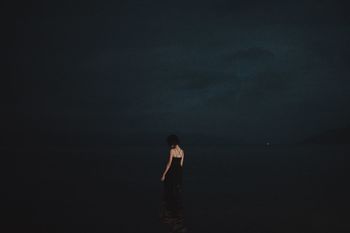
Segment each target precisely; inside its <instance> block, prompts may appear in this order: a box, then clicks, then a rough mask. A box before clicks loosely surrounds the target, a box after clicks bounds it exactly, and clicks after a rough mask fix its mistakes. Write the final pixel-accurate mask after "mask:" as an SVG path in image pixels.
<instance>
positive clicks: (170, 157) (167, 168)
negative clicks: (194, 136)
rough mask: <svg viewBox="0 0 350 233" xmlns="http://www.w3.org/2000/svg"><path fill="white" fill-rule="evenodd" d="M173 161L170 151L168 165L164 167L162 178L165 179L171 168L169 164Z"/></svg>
mask: <svg viewBox="0 0 350 233" xmlns="http://www.w3.org/2000/svg"><path fill="white" fill-rule="evenodd" d="M172 161H173V153H172V151H170V154H169V160H168V163H167V165H166V168H165V171H164V173H163V176H162V177H165V175H166V173H167V172H168V170H169V168H170V166H171V162H172Z"/></svg>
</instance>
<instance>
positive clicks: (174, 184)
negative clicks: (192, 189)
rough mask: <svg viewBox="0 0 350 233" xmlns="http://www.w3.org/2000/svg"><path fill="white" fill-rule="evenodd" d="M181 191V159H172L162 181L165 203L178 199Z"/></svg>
mask: <svg viewBox="0 0 350 233" xmlns="http://www.w3.org/2000/svg"><path fill="white" fill-rule="evenodd" d="M181 190H182V166H181V157H173V159H172V162H171V166H170V168H169V170H168V172H167V174H166V176H165V180H164V197H165V199H166V200H167V201H169V200H170V201H171V200H174V199H178V198H180V193H181Z"/></svg>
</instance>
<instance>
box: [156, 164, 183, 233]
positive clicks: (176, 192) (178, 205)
mask: <svg viewBox="0 0 350 233" xmlns="http://www.w3.org/2000/svg"><path fill="white" fill-rule="evenodd" d="M163 193H164V195H163V205H162V209H161V219H162V221H163V223H166V224H169V226H170V227H171V228H172V231H171V232H187V231H186V229H187V228H186V226H185V221H184V208H183V203H182V167H181V157H180V158H178V157H173V159H172V163H171V166H170V168H169V170H168V172H167V174H166V175H165V180H164V192H163ZM175 230H176V231H175Z"/></svg>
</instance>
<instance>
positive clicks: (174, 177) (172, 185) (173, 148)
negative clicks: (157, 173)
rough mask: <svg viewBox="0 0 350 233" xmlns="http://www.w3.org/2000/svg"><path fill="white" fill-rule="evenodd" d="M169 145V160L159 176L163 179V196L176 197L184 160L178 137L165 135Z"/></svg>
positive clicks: (180, 186) (179, 186)
mask: <svg viewBox="0 0 350 233" xmlns="http://www.w3.org/2000/svg"><path fill="white" fill-rule="evenodd" d="M167 143H168V145H169V147H170V153H169V160H168V163H167V165H166V168H165V171H164V173H163V175H162V177H161V181H164V191H165V193H164V194H165V198H166V199H168V198H174V197H177V196H178V195H179V193H180V191H181V188H182V167H183V162H184V155H185V154H184V151H183V150H182V149H181V148H180V146H179V143H180V141H179V138H178V137H177V136H176V135H174V134H172V135H169V136H168V137H167Z"/></svg>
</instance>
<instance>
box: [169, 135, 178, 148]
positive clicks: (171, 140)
mask: <svg viewBox="0 0 350 233" xmlns="http://www.w3.org/2000/svg"><path fill="white" fill-rule="evenodd" d="M166 141H167V143H168V146H169V147H171V148H174V147H175V146H176V145H179V144H180V140H179V138H178V136H176V135H175V134H171V135H169V136H168V137H167V139H166Z"/></svg>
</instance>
